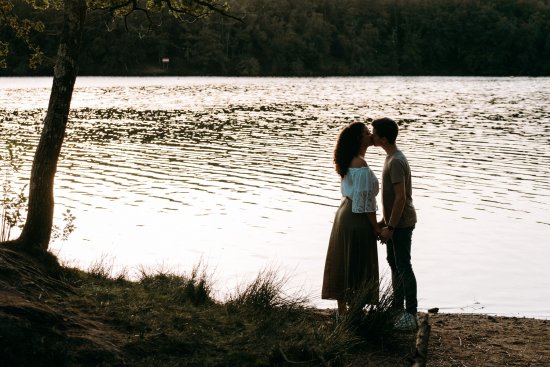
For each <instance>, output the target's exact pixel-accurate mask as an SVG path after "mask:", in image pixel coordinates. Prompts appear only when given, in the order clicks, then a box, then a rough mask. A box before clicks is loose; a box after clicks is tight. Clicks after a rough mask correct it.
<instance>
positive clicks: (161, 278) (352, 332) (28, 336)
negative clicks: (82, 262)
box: [0, 249, 414, 366]
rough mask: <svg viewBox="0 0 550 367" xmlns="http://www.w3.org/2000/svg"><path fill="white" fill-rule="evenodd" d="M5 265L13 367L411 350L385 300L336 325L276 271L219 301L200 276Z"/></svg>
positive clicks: (2, 329) (340, 360) (377, 355)
mask: <svg viewBox="0 0 550 367" xmlns="http://www.w3.org/2000/svg"><path fill="white" fill-rule="evenodd" d="M0 261H1V262H0V289H1V290H0V296H1V297H0V300H1V302H0V341H1V343H0V345H1V347H0V349H1V350H0V353H1V354H2V355H3V357H4V361H5V362H6V363H7V364H6V365H10V366H11V365H17V366H25V365H32V366H42V365H43V366H53V365H55V366H73V365H77V366H98V365H99V366H117V365H130V366H283V365H296V364H298V365H302V366H319V365H321V366H323V365H326V366H328V365H330V366H339V365H342V366H343V365H355V362H356V361H359V360H360V361H362V365H364V364H365V363H372V365H376V366H384V365H387V366H395V365H403V363H404V361H406V357H407V355H408V353H410V352H411V347H414V333H413V334H411V333H405V334H403V333H401V334H400V333H396V332H394V331H393V330H392V328H391V319H392V317H393V315H392V314H391V313H390V311H389V310H388V307H387V306H388V303H387V301H388V299H387V298H386V297H385V296H383V297H382V302H381V304H380V306H379V307H377V308H374V309H372V310H370V311H369V312H367V313H365V312H362V311H361V310H359V308H358V307H356V308H352V311H351V312H350V313H349V314H348V316H347V317H343V318H340V319H339V320H337V319H336V315H335V313H334V311H331V310H327V311H322V310H319V309H315V308H312V307H310V306H309V304H308V302H307V300H306V299H303V298H300V297H290V296H287V295H285V293H284V291H283V289H284V279H282V278H281V277H280V276H279V275H278V274H277V273H276V272H274V271H269V270H267V271H263V272H261V273H260V274H258V277H257V278H256V279H255V280H254V281H252V282H251V283H250V284H248V285H245V286H243V287H241V289H239V290H236V291H235V292H234V294H232V295H231V296H230V297H228V298H227V299H225V300H217V299H214V298H213V297H212V293H213V292H212V287H211V283H210V280H209V279H208V277H207V275H206V272H205V271H204V270H201V269H199V268H196V269H194V270H192V271H191V272H190V273H189V274H179V275H178V274H171V273H167V272H162V271H155V272H146V271H143V272H141V275H140V277H139V279H138V280H136V281H130V280H128V279H127V277H126V276H124V274H123V275H120V276H116V277H113V276H111V274H110V272H109V271H108V270H109V269H106V268H104V267H102V266H101V265H100V266H96V267H95V268H93V269H91V270H90V271H88V272H84V271H81V270H78V269H73V268H65V267H61V266H59V265H58V264H57V262H56V261H55V259H53V258H49V259H47V260H46V261H45V260H44V259H42V260H40V261H37V260H35V259H34V258H33V257H29V256H25V255H22V254H19V253H16V252H13V251H10V250H7V249H2V250H0ZM45 264H46V265H45ZM354 361H355V362H354Z"/></svg>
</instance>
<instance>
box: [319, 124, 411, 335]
mask: <svg viewBox="0 0 550 367" xmlns="http://www.w3.org/2000/svg"><path fill="white" fill-rule="evenodd" d="M398 131H399V128H398V126H397V123H396V122H395V121H393V120H392V119H390V118H380V119H376V120H374V121H373V122H372V133H371V131H370V130H369V127H368V126H367V125H365V124H364V123H362V122H356V123H352V124H351V125H349V126H347V127H345V128H344V129H343V130H342V132H341V133H340V135H339V136H338V140H337V142H336V148H335V149H334V164H335V166H336V172H337V173H338V174H339V175H340V177H341V191H342V197H343V199H342V203H341V204H340V207H339V208H338V210H337V212H336V216H335V219H334V223H333V227H332V232H331V235H330V240H329V246H328V251H327V258H326V262H325V270H324V277H323V288H322V298H323V299H335V300H337V301H338V313H339V314H340V315H341V314H343V313H345V312H346V310H347V307H348V305H349V302H350V300H351V297H352V296H353V294H354V292H355V291H356V290H357V289H359V288H360V287H364V286H366V287H368V289H370V291H369V295H368V296H369V297H368V300H367V303H368V304H373V305H374V304H377V303H378V300H379V273H378V250H377V239H380V241H381V242H382V243H383V244H385V245H386V250H387V260H388V264H389V266H390V269H391V274H392V288H393V301H392V307H393V308H395V309H396V311H399V312H400V316H399V317H398V319H397V321H396V324H395V327H396V328H398V329H402V330H416V328H417V327H418V322H417V317H416V312H417V305H418V301H417V296H416V277H415V275H414V272H413V269H412V265H411V240H412V232H413V230H414V226H415V224H416V211H415V209H414V206H413V202H412V185H411V170H410V167H409V164H408V162H407V158H406V157H405V155H404V154H403V153H402V152H401V151H400V150H399V149H398V148H397V145H396V138H397V134H398ZM372 145H374V146H377V147H380V148H382V149H384V151H385V152H386V160H385V162H384V168H383V170H382V207H383V217H382V220H380V221H378V220H377V218H376V209H377V205H376V195H378V192H379V184H378V179H377V178H376V175H375V174H374V173H373V171H372V170H371V169H370V167H369V166H368V165H367V162H366V161H365V158H364V156H365V153H366V151H367V148H368V147H370V146H372Z"/></svg>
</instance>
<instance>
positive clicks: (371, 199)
mask: <svg viewBox="0 0 550 367" xmlns="http://www.w3.org/2000/svg"><path fill="white" fill-rule="evenodd" d="M340 189H341V191H342V196H346V197H348V198H350V199H351V202H352V203H351V211H352V212H353V213H372V212H376V210H377V206H376V195H378V190H379V186H378V179H377V178H376V175H375V174H374V172H372V170H371V169H370V168H369V167H361V168H349V170H348V173H347V174H346V175H345V176H344V178H343V179H342V183H341V184H340Z"/></svg>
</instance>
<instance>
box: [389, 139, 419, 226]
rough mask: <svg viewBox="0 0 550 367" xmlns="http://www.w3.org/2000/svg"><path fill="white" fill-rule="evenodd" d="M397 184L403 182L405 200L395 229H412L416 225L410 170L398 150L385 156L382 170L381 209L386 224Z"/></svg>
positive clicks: (405, 159) (403, 156)
mask: <svg viewBox="0 0 550 367" xmlns="http://www.w3.org/2000/svg"><path fill="white" fill-rule="evenodd" d="M399 182H405V189H406V198H405V207H404V208H403V214H401V218H400V219H399V223H398V224H397V225H396V226H395V227H399V228H406V227H412V226H413V225H414V224H415V223H416V211H415V209H414V205H413V200H412V182H411V169H410V167H409V162H408V161H407V158H405V155H404V154H403V153H402V152H401V151H400V150H396V151H395V152H394V153H393V154H391V155H388V156H386V161H385V162H384V168H383V169H382V208H383V210H384V219H385V221H386V223H388V222H389V220H390V217H391V211H392V208H393V203H394V201H395V190H394V187H393V185H394V184H396V183H399ZM394 221H395V219H394Z"/></svg>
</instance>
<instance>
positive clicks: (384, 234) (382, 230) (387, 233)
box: [376, 221, 393, 244]
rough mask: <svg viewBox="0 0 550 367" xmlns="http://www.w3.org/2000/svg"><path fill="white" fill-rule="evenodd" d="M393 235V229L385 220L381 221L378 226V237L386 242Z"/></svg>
mask: <svg viewBox="0 0 550 367" xmlns="http://www.w3.org/2000/svg"><path fill="white" fill-rule="evenodd" d="M392 236H393V231H391V230H390V229H389V228H388V227H387V226H386V224H385V223H384V222H383V221H382V222H379V223H378V228H377V229H376V238H377V239H378V240H380V242H382V243H383V244H384V243H387V242H388V241H389V240H391V238H392Z"/></svg>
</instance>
